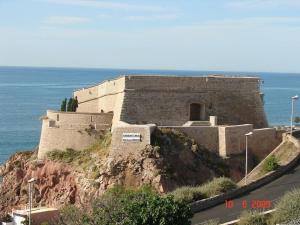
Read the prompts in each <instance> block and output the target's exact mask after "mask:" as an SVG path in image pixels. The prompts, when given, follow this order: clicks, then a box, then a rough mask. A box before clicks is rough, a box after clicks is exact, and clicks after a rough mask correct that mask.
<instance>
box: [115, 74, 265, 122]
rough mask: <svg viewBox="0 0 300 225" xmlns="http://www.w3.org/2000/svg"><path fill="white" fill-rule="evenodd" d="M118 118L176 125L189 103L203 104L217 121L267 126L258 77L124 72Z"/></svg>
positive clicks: (186, 114) (184, 118)
mask: <svg viewBox="0 0 300 225" xmlns="http://www.w3.org/2000/svg"><path fill="white" fill-rule="evenodd" d="M125 86H126V90H125V96H124V103H123V109H122V113H121V120H122V121H125V122H127V123H133V124H135V123H155V124H157V125H160V126H180V125H183V124H184V123H185V122H187V121H189V120H190V116H189V115H190V111H189V110H190V108H189V106H190V104H191V103H199V104H202V105H205V111H206V119H208V117H209V116H217V117H218V120H219V123H220V124H233V125H235V124H245V123H249V124H250V123H251V124H254V127H256V128H261V127H266V126H267V120H266V116H265V113H264V109H263V103H262V100H261V97H260V90H259V79H258V78H227V77H163V76H157V77H153V76H127V77H126V85H125Z"/></svg>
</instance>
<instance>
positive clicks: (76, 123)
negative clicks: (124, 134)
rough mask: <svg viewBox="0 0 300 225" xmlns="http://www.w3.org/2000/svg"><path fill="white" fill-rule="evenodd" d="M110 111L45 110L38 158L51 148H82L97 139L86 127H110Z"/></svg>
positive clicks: (101, 128)
mask: <svg viewBox="0 0 300 225" xmlns="http://www.w3.org/2000/svg"><path fill="white" fill-rule="evenodd" d="M112 117H113V114H112V113H100V114H99V113H98V114H97V113H63V112H55V111H47V116H46V117H45V118H44V119H43V122H42V132H41V138H40V144H39V152H38V158H39V159H42V158H44V156H45V155H46V154H47V152H49V151H52V150H65V149H67V148H72V149H74V150H83V149H85V148H88V147H90V146H91V145H92V144H94V143H95V142H96V141H97V140H96V138H95V136H94V135H91V134H89V133H88V132H87V131H86V129H90V128H91V126H93V127H94V128H95V129H96V130H105V129H109V128H110V127H111V122H112Z"/></svg>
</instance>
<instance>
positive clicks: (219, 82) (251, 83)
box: [125, 76, 260, 91]
mask: <svg viewBox="0 0 300 225" xmlns="http://www.w3.org/2000/svg"><path fill="white" fill-rule="evenodd" d="M125 78H126V81H125V84H126V85H125V86H126V89H135V90H181V91H199V90H203V91H207V90H220V89H233V90H236V89H244V90H246V91H247V90H249V91H253V90H258V89H259V80H260V79H259V78H257V77H225V76H206V77H178V76H126V77H125Z"/></svg>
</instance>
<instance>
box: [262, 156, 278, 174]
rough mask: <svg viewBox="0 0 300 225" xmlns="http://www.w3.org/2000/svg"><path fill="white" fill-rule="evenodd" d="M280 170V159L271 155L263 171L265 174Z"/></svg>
mask: <svg viewBox="0 0 300 225" xmlns="http://www.w3.org/2000/svg"><path fill="white" fill-rule="evenodd" d="M278 168H279V163H278V159H277V158H276V157H275V156H274V155H271V156H270V157H269V158H267V159H266V161H265V162H264V164H263V171H264V172H265V173H268V172H271V171H274V170H277V169H278Z"/></svg>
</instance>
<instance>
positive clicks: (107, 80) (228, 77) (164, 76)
mask: <svg viewBox="0 0 300 225" xmlns="http://www.w3.org/2000/svg"><path fill="white" fill-rule="evenodd" d="M133 76H134V77H145V78H151V77H152V78H153V77H154V78H155V77H163V78H187V79H188V78H199V79H204V78H216V79H254V80H258V81H260V80H261V78H259V77H257V76H250V75H247V76H245V75H242V74H241V75H239V74H237V75H223V74H210V75H200V74H199V76H184V75H171V74H169V75H168V74H166V75H160V74H149V75H143V74H127V75H120V76H118V77H116V78H112V79H106V80H103V81H101V82H99V83H97V84H94V85H90V86H86V87H83V88H77V89H74V92H78V91H81V90H84V89H90V88H93V87H97V86H100V85H101V84H104V83H106V82H111V81H116V80H119V79H121V78H125V77H133Z"/></svg>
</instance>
